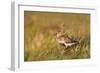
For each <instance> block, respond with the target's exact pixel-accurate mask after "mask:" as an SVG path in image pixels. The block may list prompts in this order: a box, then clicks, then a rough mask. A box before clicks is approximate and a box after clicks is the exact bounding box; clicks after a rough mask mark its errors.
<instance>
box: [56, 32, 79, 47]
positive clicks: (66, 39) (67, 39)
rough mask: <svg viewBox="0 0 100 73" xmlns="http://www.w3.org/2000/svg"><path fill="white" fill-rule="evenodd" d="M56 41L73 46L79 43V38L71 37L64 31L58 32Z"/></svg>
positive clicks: (65, 45) (66, 45)
mask: <svg viewBox="0 0 100 73" xmlns="http://www.w3.org/2000/svg"><path fill="white" fill-rule="evenodd" d="M56 41H57V42H58V43H59V44H60V45H63V46H64V47H65V48H69V47H73V46H75V45H77V44H78V41H77V40H74V39H72V38H70V37H69V36H68V35H66V34H64V33H62V32H58V33H56Z"/></svg>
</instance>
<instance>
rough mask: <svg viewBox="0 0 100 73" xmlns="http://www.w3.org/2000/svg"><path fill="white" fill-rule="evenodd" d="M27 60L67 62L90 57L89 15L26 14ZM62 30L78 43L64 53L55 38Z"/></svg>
mask: <svg viewBox="0 0 100 73" xmlns="http://www.w3.org/2000/svg"><path fill="white" fill-rule="evenodd" d="M24 23H25V24H24V60H25V61H43V60H65V59H87V58H90V15H89V14H83V13H82V14H80V13H78V14H77V13H57V12H56V13H54V12H51V13H50V12H34V11H33V12H32V11H25V12H24ZM63 23H64V28H63V30H64V31H65V32H66V33H67V35H69V36H70V37H72V38H73V39H80V40H79V44H78V45H77V46H75V47H73V48H68V49H65V50H64V47H63V46H61V45H59V44H58V43H57V42H56V40H55V37H54V33H55V32H57V31H59V30H60V28H61V27H62V24H63Z"/></svg>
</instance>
